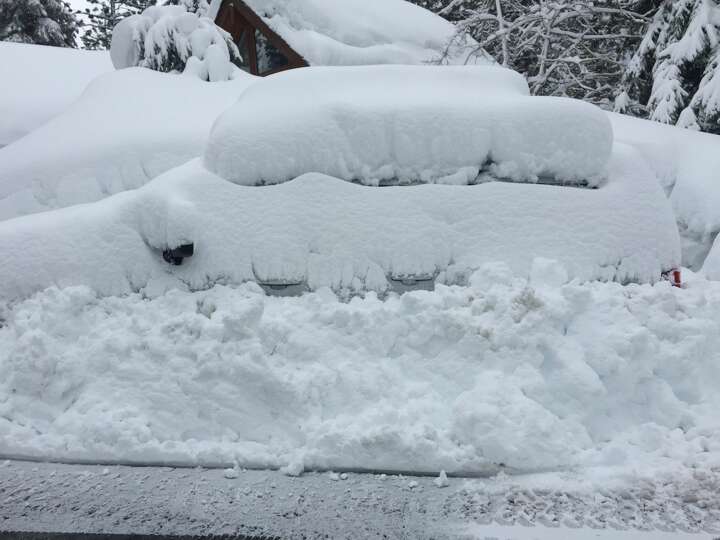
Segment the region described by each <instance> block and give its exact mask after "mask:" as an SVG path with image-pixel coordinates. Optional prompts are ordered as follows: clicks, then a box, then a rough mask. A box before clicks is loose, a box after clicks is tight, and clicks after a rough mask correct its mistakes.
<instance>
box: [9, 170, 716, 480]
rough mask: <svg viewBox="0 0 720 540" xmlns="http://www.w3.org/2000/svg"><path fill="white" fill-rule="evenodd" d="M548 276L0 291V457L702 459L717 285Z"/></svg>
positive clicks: (534, 463)
mask: <svg viewBox="0 0 720 540" xmlns="http://www.w3.org/2000/svg"><path fill="white" fill-rule="evenodd" d="M341 185H342V184H341ZM357 189H361V188H357ZM365 189H367V188H365ZM108 266H109V267H111V265H108ZM563 273H564V270H563V269H562V267H560V266H558V265H557V264H556V263H552V262H550V261H547V260H537V261H535V264H534V265H533V269H532V271H531V276H530V279H529V280H528V279H526V278H518V277H513V275H512V273H511V272H510V271H509V270H508V269H507V268H506V267H504V266H502V265H490V266H487V267H484V268H482V269H480V271H479V272H477V273H476V274H474V275H473V276H472V277H471V278H470V284H469V287H449V288H448V287H444V286H440V287H439V288H438V289H437V290H436V291H434V292H425V291H417V292H412V293H408V294H405V295H403V296H392V297H390V298H388V299H387V300H385V301H380V300H378V298H377V297H376V296H375V295H372V294H371V295H368V296H367V297H365V298H360V297H356V298H354V299H353V300H352V301H351V302H342V301H340V300H339V299H338V298H337V297H336V296H334V295H333V294H332V293H331V292H330V291H329V290H327V289H323V290H321V291H318V292H317V293H311V294H308V295H304V296H302V297H300V298H274V297H268V296H265V294H264V293H263V292H262V290H261V289H260V288H259V287H257V286H256V285H254V284H248V285H245V286H241V287H239V288H232V287H223V286H218V287H214V288H213V289H210V290H208V291H202V292H195V293H187V292H181V291H173V292H169V293H167V294H164V295H161V296H159V297H157V298H152V299H149V298H147V297H146V296H143V295H140V294H132V295H129V296H125V297H109V298H98V297H97V296H96V294H95V293H94V292H93V291H92V290H90V289H89V288H87V287H72V288H67V289H63V290H59V289H55V288H51V289H48V290H46V291H44V292H42V293H39V294H37V295H35V296H33V297H32V298H29V299H27V300H25V301H22V302H20V303H16V304H13V305H12V306H9V305H4V306H2V307H0V314H2V318H3V320H4V321H3V324H2V326H0V372H2V373H3V377H2V378H0V454H2V455H5V456H7V455H22V456H35V457H39V458H53V459H87V460H91V461H92V460H107V461H110V462H113V461H128V462H139V463H144V462H148V461H155V462H171V463H183V464H187V465H195V464H214V465H218V464H225V465H226V466H227V464H231V463H233V462H237V463H238V465H239V466H241V467H281V466H285V465H292V467H291V469H293V470H295V471H297V472H299V471H302V469H303V468H305V469H313V468H316V467H319V468H346V467H347V468H370V469H394V470H408V469H412V470H416V471H435V472H437V471H438V470H440V469H445V470H447V471H448V472H454V471H462V472H470V473H483V472H492V471H496V470H497V468H498V464H499V463H504V464H505V465H506V466H507V468H508V469H509V470H510V471H518V470H519V471H536V470H546V469H565V468H569V467H578V466H580V467H588V466H605V467H619V468H620V470H621V471H625V472H626V473H629V474H633V475H643V474H657V472H658V471H660V470H662V472H663V473H664V474H670V475H672V474H673V472H676V471H677V470H678V469H679V468H681V467H691V468H694V469H696V470H710V469H711V468H717V467H719V466H720V426H719V425H718V417H717V410H718V407H720V401H719V398H718V396H719V394H718V392H717V381H718V380H720V371H719V370H720V357H719V356H718V355H719V354H720V353H719V352H718V351H720V284H718V283H713V282H707V281H703V280H699V279H694V278H693V277H692V276H687V277H689V278H690V282H689V284H688V286H687V288H686V289H682V290H680V289H673V288H672V287H670V285H669V284H668V283H659V284H657V285H655V286H650V285H630V286H626V287H623V286H620V285H619V284H614V283H597V282H596V283H589V284H585V285H580V284H578V283H570V284H565V285H563V284H562V282H563V281H564V279H563V278H562V277H560V278H559V279H558V277H559V276H562V274H563Z"/></svg>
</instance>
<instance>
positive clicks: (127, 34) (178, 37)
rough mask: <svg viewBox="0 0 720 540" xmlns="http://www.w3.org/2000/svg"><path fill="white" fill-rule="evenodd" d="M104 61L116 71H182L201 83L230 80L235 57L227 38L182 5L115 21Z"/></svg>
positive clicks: (223, 33) (229, 38)
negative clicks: (108, 53)
mask: <svg viewBox="0 0 720 540" xmlns="http://www.w3.org/2000/svg"><path fill="white" fill-rule="evenodd" d="M110 56H111V57H112V61H113V64H114V65H115V67H116V68H117V69H124V68H128V67H135V66H140V67H146V68H149V69H153V70H156V71H163V72H172V71H177V72H185V73H188V74H191V75H194V76H197V77H198V78H200V79H201V80H203V81H212V82H218V81H227V80H229V79H232V78H233V77H234V76H236V73H237V71H238V70H237V68H235V66H234V64H233V61H234V60H237V59H238V58H239V57H240V53H239V51H238V49H237V46H236V45H235V43H234V42H233V40H232V37H231V36H230V34H228V33H227V32H225V31H224V30H223V29H221V28H220V27H218V26H216V25H215V23H213V21H212V20H211V19H209V18H207V17H203V16H201V15H200V14H198V13H191V12H188V11H186V7H185V6H184V5H177V6H150V7H148V8H147V9H146V10H145V11H143V12H142V13H141V14H138V15H131V16H130V17H126V18H125V19H123V20H121V21H120V22H119V23H118V24H117V26H116V27H115V29H114V30H113V36H112V46H111V49H110Z"/></svg>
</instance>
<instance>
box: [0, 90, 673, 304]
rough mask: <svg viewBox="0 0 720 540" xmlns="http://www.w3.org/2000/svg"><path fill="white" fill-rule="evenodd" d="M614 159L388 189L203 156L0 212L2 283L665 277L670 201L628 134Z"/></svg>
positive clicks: (386, 283)
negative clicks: (570, 168)
mask: <svg viewBox="0 0 720 540" xmlns="http://www.w3.org/2000/svg"><path fill="white" fill-rule="evenodd" d="M198 84H202V83H199V82H198ZM609 174H610V177H609V180H608V181H607V183H606V184H604V185H603V186H602V187H600V188H599V189H595V190H590V189H575V188H567V187H556V186H544V185H535V184H517V183H507V182H488V183H483V184H478V185H472V186H447V185H435V184H424V185H416V186H399V187H385V188H376V187H367V186H360V185H357V184H353V183H349V182H345V181H343V180H340V179H337V178H332V177H329V176H324V175H320V174H307V175H304V176H302V177H299V178H297V179H295V180H293V181H291V182H287V183H284V184H280V185H274V186H266V187H250V186H238V185H236V184H233V183H230V182H227V181H225V180H223V179H221V178H219V177H217V176H215V175H213V174H212V173H210V172H208V171H207V170H205V169H204V168H203V167H202V165H201V163H200V160H199V159H198V160H194V161H192V162H190V163H188V164H186V165H184V166H182V167H179V168H177V169H174V170H172V171H169V172H168V173H166V174H164V175H163V176H161V177H159V178H157V179H155V180H154V181H152V182H150V183H149V184H147V185H146V186H144V187H143V188H141V189H138V190H134V191H129V192H125V193H121V194H118V195H115V196H114V197H109V198H107V199H105V200H102V201H99V202H97V203H94V204H91V205H79V206H74V207H71V208H65V209H61V210H56V211H52V212H45V213H42V214H37V215H32V216H25V217H21V218H17V219H14V220H8V221H5V222H1V223H0V246H3V257H1V258H0V298H6V299H10V298H19V297H25V296H27V295H29V294H32V293H34V292H35V291H37V290H41V289H44V288H46V287H49V286H51V285H58V286H63V287H64V286H69V285H87V286H89V287H92V288H93V289H94V290H96V291H98V292H99V293H101V294H123V293H128V292H131V291H137V290H139V289H141V288H144V287H148V290H151V291H155V290H158V289H164V288H167V287H181V288H186V287H190V288H191V289H199V288H205V287H209V286H211V285H213V284H215V283H218V282H220V283H241V282H245V281H259V282H261V283H267V284H278V283H280V284H296V285H298V286H300V287H301V288H305V289H311V290H316V289H319V288H322V287H326V286H327V287H331V288H332V289H334V290H336V291H343V294H345V293H348V294H355V293H361V292H363V291H368V290H371V291H377V292H381V293H384V292H387V291H388V290H389V289H390V288H392V287H393V284H394V283H395V282H396V281H402V280H405V279H422V280H429V281H430V282H431V283H432V281H433V280H435V279H437V280H438V281H439V282H444V283H463V282H465V281H466V279H467V276H468V275H469V273H471V272H472V271H473V270H475V269H477V268H479V267H480V266H481V265H482V264H484V263H488V262H492V261H504V262H506V263H507V264H508V265H509V266H510V267H511V268H512V269H513V270H514V271H516V272H518V273H521V274H525V275H528V274H529V273H530V271H531V269H532V268H531V266H532V261H533V259H534V258H536V257H545V258H547V259H554V260H557V261H559V262H560V263H561V264H563V266H565V267H566V272H567V273H566V274H562V275H563V276H565V277H566V278H567V279H573V278H579V279H583V280H586V279H605V280H618V281H654V280H657V279H659V277H660V274H661V272H662V271H664V270H668V269H670V268H673V267H676V266H677V265H678V264H679V241H678V236H677V229H676V227H675V223H674V220H673V216H672V212H671V210H670V206H669V204H668V202H667V200H666V198H665V196H664V194H663V193H662V190H661V189H660V187H659V186H658V184H657V181H656V180H655V178H654V176H653V175H652V173H651V172H650V171H649V170H648V169H647V168H646V167H644V165H643V163H642V161H641V160H640V159H639V158H638V157H637V156H635V155H634V154H633V152H632V151H631V150H630V149H628V148H623V147H618V148H617V149H616V151H615V153H614V155H613V159H612V162H611V166H610V169H609ZM187 243H193V244H194V246H195V251H194V255H193V256H192V257H190V258H188V259H186V260H185V262H184V263H183V264H182V266H170V265H168V264H166V263H165V262H164V261H163V259H162V257H161V252H162V250H164V249H167V248H176V247H178V246H181V245H184V244H187ZM543 272H544V270H543V267H542V265H541V266H539V267H538V268H536V269H535V270H533V275H535V276H537V275H539V274H542V273H543ZM565 277H560V278H559V277H558V276H556V275H554V274H553V275H550V274H549V275H548V278H547V279H550V280H553V281H555V282H557V281H558V280H562V279H565Z"/></svg>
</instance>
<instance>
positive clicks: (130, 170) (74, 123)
mask: <svg viewBox="0 0 720 540" xmlns="http://www.w3.org/2000/svg"><path fill="white" fill-rule="evenodd" d="M253 80H254V78H253V77H251V76H249V75H245V74H242V75H239V76H238V78H237V79H236V80H233V81H229V82H223V83H205V82H202V81H199V80H197V79H195V78H193V77H182V76H178V75H168V74H163V73H157V72H154V71H150V70H147V69H141V68H134V69H126V70H122V71H117V72H111V73H108V74H106V75H103V76H102V77H99V78H98V79H97V80H95V81H93V82H92V84H90V86H89V87H88V88H87V90H86V91H85V92H84V93H83V95H82V97H81V98H80V99H79V100H78V101H77V102H76V103H75V104H73V105H72V106H71V107H69V108H68V109H67V110H66V111H65V112H64V113H63V114H61V115H60V116H58V117H57V118H55V119H54V120H52V121H51V122H49V123H47V124H46V125H44V126H42V127H41V128H39V129H37V130H35V131H34V132H33V133H31V134H30V135H28V136H27V137H25V138H23V139H22V140H20V141H17V142H15V143H14V144H12V145H10V146H8V147H6V148H2V149H0V220H1V219H7V218H12V217H16V216H18V215H24V214H28V213H32V212H40V211H43V210H47V209H49V208H58V207H64V206H69V205H73V204H78V203H84V202H90V201H96V200H98V199H102V198H104V197H107V196H108V195H112V194H114V193H117V192H119V191H124V190H127V189H134V188H137V187H139V186H141V185H143V184H145V183H146V182H147V181H148V180H150V179H152V178H154V177H155V176H157V175H159V174H160V173H163V172H165V171H167V170H168V169H171V168H172V167H175V166H177V165H180V164H182V163H185V162H186V161H188V160H189V159H192V158H194V157H196V156H199V155H200V154H201V153H202V148H203V145H204V144H205V141H206V140H207V136H208V133H209V131H210V127H211V125H212V123H213V121H214V120H215V118H216V117H217V116H218V115H219V114H220V112H221V111H223V110H224V109H226V108H227V107H229V106H230V104H232V103H233V102H234V101H235V100H236V99H237V96H238V95H239V94H240V93H241V92H242V91H243V89H244V88H245V87H246V86H248V84H250V83H251V82H252V81H253Z"/></svg>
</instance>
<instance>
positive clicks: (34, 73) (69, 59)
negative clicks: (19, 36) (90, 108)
mask: <svg viewBox="0 0 720 540" xmlns="http://www.w3.org/2000/svg"><path fill="white" fill-rule="evenodd" d="M112 69H113V67H112V63H111V62H110V55H109V54H108V53H107V51H81V50H77V49H67V48H63V47H46V46H43V45H27V44H24V43H8V42H0V81H2V82H1V83H0V146H4V145H7V144H10V143H11V142H13V141H14V140H16V139H19V138H20V137H23V136H24V135H26V134H28V133H29V132H31V131H32V130H33V129H35V128H37V127H38V126H40V125H41V124H43V123H45V122H47V121H48V120H49V119H50V118H52V117H54V116H56V115H57V114H59V113H61V112H62V111H63V110H65V108H67V106H68V105H70V103H72V102H73V101H74V100H75V99H76V98H77V97H78V96H79V95H80V93H81V92H82V91H83V90H84V89H85V87H86V86H87V84H88V83H89V82H90V81H91V80H93V79H94V78H95V77H97V76H98V75H100V74H101V73H105V72H107V71H111V70H112Z"/></svg>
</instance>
